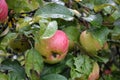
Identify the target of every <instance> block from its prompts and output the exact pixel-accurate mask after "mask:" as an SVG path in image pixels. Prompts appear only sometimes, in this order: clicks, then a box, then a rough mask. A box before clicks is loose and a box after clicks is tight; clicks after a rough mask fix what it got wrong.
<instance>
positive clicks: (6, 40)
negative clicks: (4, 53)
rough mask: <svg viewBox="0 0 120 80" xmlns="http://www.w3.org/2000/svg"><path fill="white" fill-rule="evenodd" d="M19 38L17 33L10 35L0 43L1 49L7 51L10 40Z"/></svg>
mask: <svg viewBox="0 0 120 80" xmlns="http://www.w3.org/2000/svg"><path fill="white" fill-rule="evenodd" d="M16 36H17V34H16V33H10V32H9V33H8V34H7V35H6V36H5V37H4V38H2V40H1V41H0V47H1V48H2V49H3V50H5V49H6V47H7V46H8V44H9V42H10V40H12V39H13V38H15V37H16Z"/></svg>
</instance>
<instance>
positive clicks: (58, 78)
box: [42, 74, 67, 80]
mask: <svg viewBox="0 0 120 80" xmlns="http://www.w3.org/2000/svg"><path fill="white" fill-rule="evenodd" d="M42 80H67V78H65V77H64V76H62V75H60V74H48V75H46V76H43V78H42Z"/></svg>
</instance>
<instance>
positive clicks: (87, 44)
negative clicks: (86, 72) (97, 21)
mask: <svg viewBox="0 0 120 80" xmlns="http://www.w3.org/2000/svg"><path fill="white" fill-rule="evenodd" d="M80 44H81V45H82V47H83V49H84V50H85V51H86V52H87V53H88V54H89V55H90V56H93V55H96V53H97V51H99V50H101V49H102V47H103V46H102V45H101V44H100V42H99V41H98V40H97V39H95V38H94V37H93V36H92V34H91V33H90V32H87V31H83V32H82V33H81V35H80Z"/></svg>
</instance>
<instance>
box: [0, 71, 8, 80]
mask: <svg viewBox="0 0 120 80" xmlns="http://www.w3.org/2000/svg"><path fill="white" fill-rule="evenodd" d="M0 80H8V76H7V75H6V74H4V73H1V72H0Z"/></svg>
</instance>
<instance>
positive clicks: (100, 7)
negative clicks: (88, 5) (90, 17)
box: [94, 3, 117, 12]
mask: <svg viewBox="0 0 120 80" xmlns="http://www.w3.org/2000/svg"><path fill="white" fill-rule="evenodd" d="M108 6H111V7H112V8H113V9H115V10H116V9H117V8H116V7H115V6H113V5H111V4H107V3H105V4H101V5H96V6H94V10H95V12H100V11H101V10H103V9H104V8H105V7H108Z"/></svg>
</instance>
